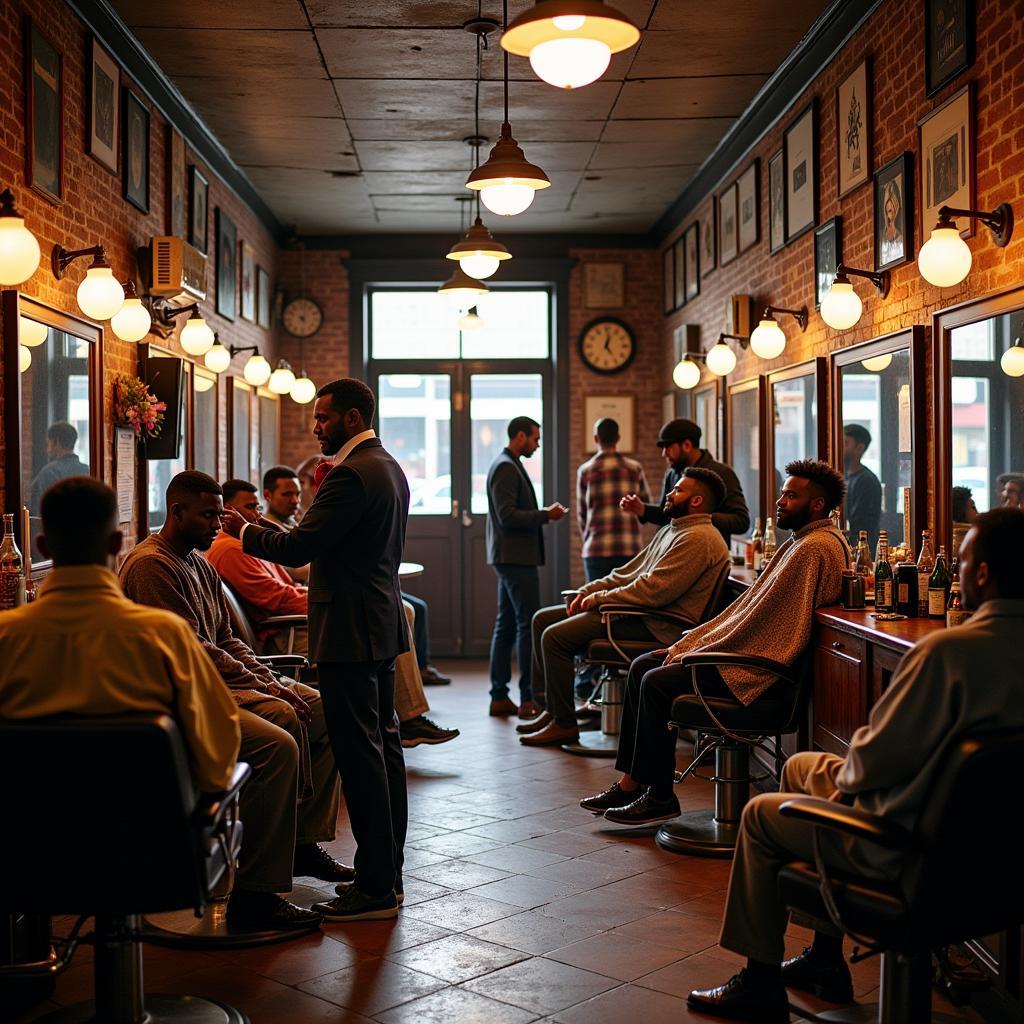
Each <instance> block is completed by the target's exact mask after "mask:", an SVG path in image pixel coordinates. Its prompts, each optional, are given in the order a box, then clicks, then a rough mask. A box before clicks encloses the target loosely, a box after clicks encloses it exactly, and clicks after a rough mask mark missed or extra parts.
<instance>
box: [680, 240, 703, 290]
mask: <svg viewBox="0 0 1024 1024" xmlns="http://www.w3.org/2000/svg"><path fill="white" fill-rule="evenodd" d="M683 248H684V250H685V253H686V301H687V302H691V301H692V300H693V299H695V298H697V296H698V295H700V221H694V222H693V223H692V224H691V225H690V226H689V227H688V228H687V229H686V232H685V233H684V234H683Z"/></svg>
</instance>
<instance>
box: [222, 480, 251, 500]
mask: <svg viewBox="0 0 1024 1024" xmlns="http://www.w3.org/2000/svg"><path fill="white" fill-rule="evenodd" d="M243 491H244V492H245V493H246V494H255V493H256V486H255V485H254V484H251V483H249V481H248V480H226V481H225V482H224V486H223V488H222V493H223V495H224V500H225V501H230V500H231V499H232V498H233V497H234V496H235V495H236V494H241V493H242V492H243Z"/></svg>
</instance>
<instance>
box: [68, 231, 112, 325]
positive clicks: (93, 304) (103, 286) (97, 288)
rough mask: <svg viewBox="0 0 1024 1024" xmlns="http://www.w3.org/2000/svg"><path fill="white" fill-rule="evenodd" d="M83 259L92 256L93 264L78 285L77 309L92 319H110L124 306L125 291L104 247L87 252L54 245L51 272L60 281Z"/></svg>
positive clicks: (98, 246) (96, 247) (97, 247)
mask: <svg viewBox="0 0 1024 1024" xmlns="http://www.w3.org/2000/svg"><path fill="white" fill-rule="evenodd" d="M83 256H91V257H92V263H91V264H90V265H89V269H88V270H87V271H86V272H85V277H84V278H83V279H82V283H81V284H80V285H79V286H78V293H77V295H78V308H79V309H80V310H81V311H82V312H83V313H84V314H85V315H86V316H87V317H89V319H90V320H97V321H99V320H109V319H110V318H111V317H112V316H113V315H114V314H115V313H116V312H117V311H118V310H119V309H120V308H121V307H122V306H123V305H124V288H122V287H121V284H120V282H119V281H118V280H117V278H116V277H114V271H113V270H112V269H111V266H110V263H109V262H108V261H107V254H106V252H105V251H104V249H103V246H102V245H90V246H89V247H88V248H87V249H65V248H64V246H62V245H55V246H54V247H53V251H52V252H51V253H50V269H51V270H52V271H53V276H54V277H55V278H56V279H57V280H58V281H60V280H61V279H62V278H63V277H64V273H65V271H66V270H67V269H68V267H69V266H70V265H71V264H72V263H73V262H74V261H75V260H77V259H81V257H83Z"/></svg>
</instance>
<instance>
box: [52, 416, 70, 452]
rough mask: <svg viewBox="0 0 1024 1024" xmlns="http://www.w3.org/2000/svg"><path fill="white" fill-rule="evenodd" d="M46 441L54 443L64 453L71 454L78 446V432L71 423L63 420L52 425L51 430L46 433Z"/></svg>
mask: <svg viewBox="0 0 1024 1024" xmlns="http://www.w3.org/2000/svg"><path fill="white" fill-rule="evenodd" d="M46 439H47V440H48V441H53V442H54V443H55V444H56V445H57V446H58V447H60V448H61V449H63V450H64V451H67V452H71V451H74V450H75V445H76V444H78V431H77V430H75V428H74V427H73V426H72V425H71V424H70V423H65V422H64V421H63V420H61V421H60V422H58V423H51V424H50V428H49V430H47V431H46Z"/></svg>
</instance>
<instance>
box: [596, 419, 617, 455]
mask: <svg viewBox="0 0 1024 1024" xmlns="http://www.w3.org/2000/svg"><path fill="white" fill-rule="evenodd" d="M594 435H595V436H596V437H597V440H598V443H599V444H602V445H604V446H605V447H606V448H608V447H610V446H611V445H613V444H617V443H618V440H619V424H618V422H617V421H616V420H613V419H612V418H611V417H610V416H605V418H604V419H600V420H598V421H597V422H596V423H595V424H594Z"/></svg>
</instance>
